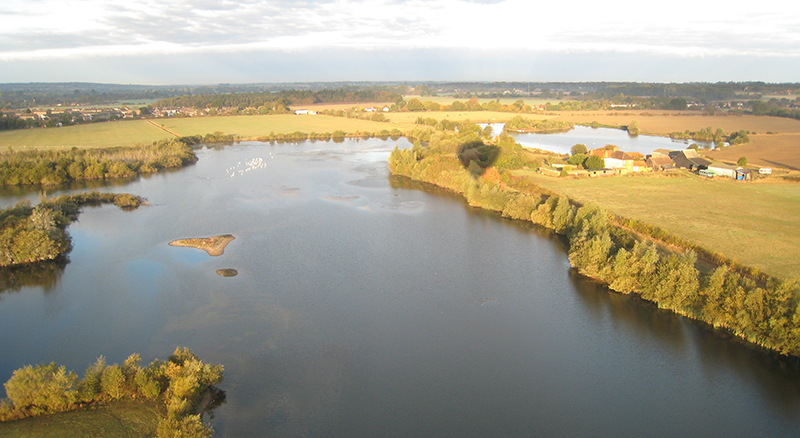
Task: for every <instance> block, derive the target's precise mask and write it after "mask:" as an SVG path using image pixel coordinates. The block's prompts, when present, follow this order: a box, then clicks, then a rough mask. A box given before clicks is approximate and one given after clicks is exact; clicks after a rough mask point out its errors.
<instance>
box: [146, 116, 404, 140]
mask: <svg viewBox="0 0 800 438" xmlns="http://www.w3.org/2000/svg"><path fill="white" fill-rule="evenodd" d="M156 122H157V123H159V124H163V125H164V128H166V129H169V130H170V131H173V132H175V133H177V134H179V135H182V136H184V135H195V134H208V133H211V132H216V131H221V132H223V133H225V134H234V135H238V136H240V137H245V138H247V137H259V136H265V135H269V134H270V133H271V132H274V133H279V132H280V133H290V132H296V131H300V132H305V133H311V132H333V131H336V130H341V131H345V132H353V133H355V132H364V131H368V132H380V131H381V130H384V129H387V130H389V131H391V130H392V129H393V128H398V129H400V130H401V131H405V130H407V129H410V128H411V127H410V126H405V125H399V124H396V123H386V122H373V121H370V120H359V119H348V118H344V117H332V116H325V115H315V116H312V115H294V114H280V115H267V116H223V117H195V118H168V119H157V120H156Z"/></svg>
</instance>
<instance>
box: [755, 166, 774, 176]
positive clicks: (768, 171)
mask: <svg viewBox="0 0 800 438" xmlns="http://www.w3.org/2000/svg"><path fill="white" fill-rule="evenodd" d="M758 174H759V175H772V169H770V168H769V167H762V168H761V169H758Z"/></svg>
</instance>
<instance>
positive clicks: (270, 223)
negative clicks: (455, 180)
mask: <svg viewBox="0 0 800 438" xmlns="http://www.w3.org/2000/svg"><path fill="white" fill-rule="evenodd" d="M397 143H400V144H401V146H402V147H408V143H407V142H405V140H400V141H399V142H392V141H380V140H369V141H346V142H344V143H339V144H337V143H328V142H306V143H301V144H282V145H269V144H263V143H242V144H239V145H235V146H227V147H218V148H214V149H210V148H209V149H202V150H200V151H199V153H198V155H199V157H200V161H199V162H198V163H197V164H196V165H194V166H190V167H188V168H185V169H182V170H180V171H177V172H169V173H163V174H159V175H154V176H151V177H148V178H142V179H137V180H134V181H131V182H130V183H129V184H127V185H126V186H123V187H103V188H101V190H106V191H126V192H131V193H136V194H139V195H142V196H145V197H147V198H148V199H149V200H150V202H151V203H152V205H151V206H149V207H143V208H139V209H138V210H135V211H132V212H124V211H121V210H119V209H117V208H115V207H110V206H106V207H99V208H87V209H85V211H84V212H83V213H82V215H81V216H80V221H79V222H77V223H75V224H73V225H72V226H71V227H70V232H71V234H72V236H73V240H74V245H75V249H74V250H73V251H72V253H71V254H70V260H71V262H70V263H69V264H68V265H67V266H66V268H65V269H64V270H63V272H61V274H60V275H58V276H54V277H52V278H50V280H49V284H48V285H47V286H42V287H40V286H32V287H24V288H21V289H20V290H17V291H6V292H4V293H2V294H0V352H2V353H0V380H2V381H6V380H7V379H8V378H9V377H10V375H11V372H12V371H13V370H14V369H16V368H19V367H21V366H23V365H25V364H30V363H42V362H50V361H55V362H57V363H60V364H64V365H67V367H68V368H70V369H73V370H76V371H78V372H79V373H81V374H82V372H83V370H84V369H85V368H86V366H87V365H88V364H89V363H91V362H93V361H94V359H95V358H96V357H97V356H100V355H105V356H106V357H107V359H108V361H109V362H122V361H123V360H124V359H125V358H126V357H127V356H128V355H129V354H130V353H133V352H138V353H140V354H141V355H142V358H143V360H144V362H149V361H150V360H152V359H154V358H156V357H159V358H165V357H166V356H167V355H169V354H170V353H171V352H172V351H173V350H174V348H175V347H176V346H178V345H180V346H187V347H189V348H191V349H192V350H193V351H194V352H195V353H197V354H198V355H199V356H200V357H201V358H202V359H203V360H205V361H208V362H213V363H224V364H225V381H224V382H223V384H222V387H223V389H224V390H225V391H227V404H225V405H223V406H222V407H220V408H219V409H217V411H216V413H215V417H214V419H212V420H210V421H211V422H212V424H213V425H214V427H215V429H216V430H217V435H216V436H218V437H249V436H275V437H295V436H310V437H392V436H396V437H422V436H426V437H450V436H457V437H486V436H509V437H529V436H546V437H547V436H553V437H563V436H567V437H585V436H592V437H606V436H608V437H611V436H615V437H616V436H664V437H672V436H796V435H797V431H798V430H800V369H798V366H797V365H796V364H795V362H794V361H791V360H786V359H781V358H779V357H776V356H774V355H772V354H770V353H767V352H764V351H761V350H759V349H756V348H752V347H748V346H745V345H743V344H741V343H740V342H737V341H736V340H733V339H729V338H728V337H727V336H725V335H724V334H720V333H717V332H714V331H712V330H710V329H708V328H706V327H705V326H702V325H699V324H696V323H694V322H692V321H688V320H686V319H684V318H681V317H677V316H675V315H672V314H670V313H668V312H663V311H660V310H658V309H657V308H655V307H653V306H651V305H649V304H647V303H643V302H641V301H640V300H637V299H635V298H634V297H627V296H622V295H618V294H614V293H609V292H608V291H607V290H606V289H605V288H603V287H600V286H597V285H595V284H593V283H591V282H589V281H587V280H585V279H582V278H579V277H576V276H574V275H572V274H571V273H570V270H569V262H568V260H567V256H566V253H565V251H564V245H563V243H562V242H561V241H560V240H559V239H557V238H554V237H553V236H551V235H550V234H548V233H547V232H545V231H542V230H539V229H535V228H533V227H531V226H527V225H525V224H522V223H519V222H514V221H508V220H503V219H500V218H498V217H497V216H495V215H493V214H489V213H485V212H482V211H479V210H474V209H471V208H469V207H467V206H465V205H464V203H463V202H462V201H461V200H460V199H458V198H457V197H454V196H452V195H449V194H447V193H443V192H441V191H438V190H434V189H430V188H425V187H423V186H419V185H415V184H411V183H409V182H404V181H390V180H389V179H388V171H387V169H386V164H385V161H386V158H387V157H388V154H389V151H390V150H391V148H393V147H394V145H395V144H397ZM573 144H574V143H573ZM588 145H589V144H587V146H588ZM570 146H571V145H570ZM247 169H249V170H247ZM23 197H33V198H35V197H36V194H35V192H34V193H30V192H27V193H26V192H6V193H5V196H4V197H3V198H2V200H3V203H4V204H8V203H13V202H16V200H18V199H20V198H23ZM222 233H231V234H233V235H235V236H236V240H234V241H233V242H232V243H231V244H230V245H229V246H228V248H227V249H226V251H225V254H224V255H223V256H221V257H210V256H208V255H206V254H205V253H204V252H201V251H199V250H195V249H191V248H175V247H170V246H168V245H167V243H168V242H169V241H171V240H173V239H178V238H184V237H204V236H211V235H216V234H222ZM219 268H235V269H237V270H238V271H239V275H238V276H237V277H233V278H223V277H220V276H218V275H216V274H215V272H214V271H215V270H216V269H219Z"/></svg>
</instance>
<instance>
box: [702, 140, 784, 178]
mask: <svg viewBox="0 0 800 438" xmlns="http://www.w3.org/2000/svg"><path fill="white" fill-rule="evenodd" d="M705 155H706V156H708V157H709V158H711V159H714V160H721V161H727V162H730V163H735V162H736V161H737V160H738V159H739V157H745V158H747V164H755V165H758V166H764V167H783V168H786V169H792V170H800V134H771V135H767V134H763V135H762V134H758V135H750V143H747V144H743V145H739V146H732V147H728V148H725V149H723V150H719V151H711V152H706V153H705Z"/></svg>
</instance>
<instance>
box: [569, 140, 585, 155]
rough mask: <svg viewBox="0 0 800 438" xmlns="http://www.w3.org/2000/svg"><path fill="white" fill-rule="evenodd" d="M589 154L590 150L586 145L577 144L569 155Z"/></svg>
mask: <svg viewBox="0 0 800 438" xmlns="http://www.w3.org/2000/svg"><path fill="white" fill-rule="evenodd" d="M587 152H589V149H587V148H586V145H585V144H582V143H578V144H576V145H575V146H573V147H572V148H571V149H570V150H569V153H570V154H572V155H578V154H584V155H586V153H587Z"/></svg>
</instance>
